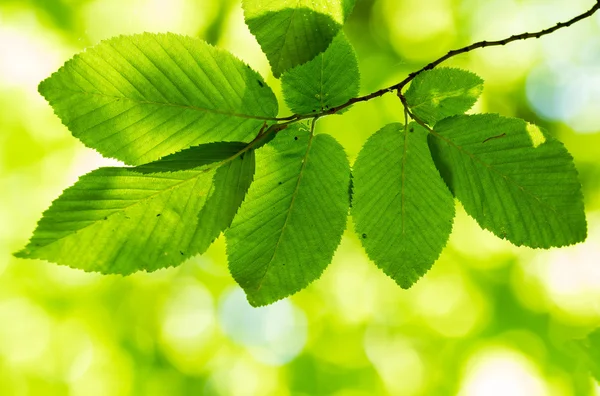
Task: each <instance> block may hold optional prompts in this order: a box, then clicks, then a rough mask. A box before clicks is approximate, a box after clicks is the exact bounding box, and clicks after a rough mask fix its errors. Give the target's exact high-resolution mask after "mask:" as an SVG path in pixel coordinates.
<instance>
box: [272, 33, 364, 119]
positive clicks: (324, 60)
mask: <svg viewBox="0 0 600 396" xmlns="http://www.w3.org/2000/svg"><path fill="white" fill-rule="evenodd" d="M359 84H360V73H359V71H358V61H357V59H356V54H355V53H354V49H353V48H352V45H351V44H350V43H349V42H348V40H347V39H346V36H344V34H343V33H342V32H340V33H339V34H338V35H337V36H336V38H335V39H334V40H333V42H332V43H331V45H330V46H329V48H327V50H326V51H325V52H323V53H321V54H319V55H317V57H316V58H314V59H313V60H311V61H310V62H308V63H305V64H303V65H300V66H296V67H295V68H293V69H291V70H289V71H287V72H286V73H284V74H283V76H282V77H281V86H282V89H283V95H284V97H285V101H286V103H287V104H288V106H289V107H290V109H291V110H292V111H293V112H294V113H296V114H307V113H314V112H315V111H318V110H325V109H329V108H331V107H335V106H339V105H341V104H343V103H345V102H346V101H348V99H350V98H353V97H355V96H356V95H357V94H358V89H359Z"/></svg>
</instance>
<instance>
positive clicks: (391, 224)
mask: <svg viewBox="0 0 600 396" xmlns="http://www.w3.org/2000/svg"><path fill="white" fill-rule="evenodd" d="M353 188H354V190H353V199H352V218H353V219H354V225H355V230H356V232H357V234H358V236H359V238H360V240H361V242H362V244H363V246H364V247H365V250H366V252H367V254H368V256H369V258H371V259H372V260H373V261H374V262H375V264H376V265H377V266H378V267H379V268H381V269H382V270H383V271H384V272H385V273H386V274H387V275H389V276H390V277H391V278H392V279H394V280H395V281H396V282H397V283H398V284H399V285H400V286H401V287H403V288H408V287H410V286H411V285H412V284H413V283H414V282H416V281H417V280H418V279H419V278H420V277H421V276H423V275H424V274H425V273H426V272H427V270H429V268H431V266H432V265H433V263H434V262H435V260H437V258H438V257H439V255H440V253H441V251H442V249H443V248H444V246H445V245H446V242H447V241H448V237H449V235H450V232H451V230H452V221H453V219H454V198H453V197H452V194H451V193H450V191H449V190H448V188H447V187H446V185H445V184H444V182H443V180H442V179H441V177H440V175H439V173H438V170H437V169H436V167H435V164H434V163H433V160H432V159H431V154H430V152H429V147H428V146H427V131H425V129H423V128H422V127H420V126H419V125H418V124H416V123H411V124H409V125H408V128H406V129H405V128H404V125H401V124H389V125H387V126H385V127H383V128H382V129H380V130H379V131H377V132H376V133H375V134H373V135H372V136H371V137H370V138H369V139H368V140H367V142H366V143H365V145H364V146H363V148H362V150H361V151H360V153H359V155H358V158H357V160H356V163H355V164H354V167H353Z"/></svg>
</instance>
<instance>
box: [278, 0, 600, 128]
mask: <svg viewBox="0 0 600 396" xmlns="http://www.w3.org/2000/svg"><path fill="white" fill-rule="evenodd" d="M599 9H600V0H596V4H594V6H593V7H592V8H590V9H589V10H588V11H586V12H584V13H583V14H580V15H577V16H576V17H574V18H572V19H569V20H568V21H566V22H559V23H557V24H556V25H554V26H552V27H549V28H546V29H544V30H540V31H538V32H534V33H521V34H515V35H512V36H510V37H508V38H505V39H503V40H496V41H486V40H484V41H479V42H476V43H473V44H471V45H468V46H466V47H462V48H458V49H455V50H451V51H449V52H448V53H447V54H446V55H444V56H442V57H440V58H438V59H436V60H434V61H433V62H431V63H429V64H427V65H425V66H423V67H422V68H421V69H419V70H417V71H415V72H412V73H410V74H409V75H408V76H407V77H406V78H405V79H404V80H402V81H400V82H399V83H397V84H394V85H392V86H389V87H387V88H383V89H380V90H378V91H375V92H372V93H370V94H368V95H364V96H359V97H356V98H352V99H350V100H348V101H347V102H346V103H344V104H341V105H339V106H336V107H332V108H329V109H327V110H325V111H320V112H314V113H309V114H294V115H291V116H289V117H282V118H277V120H278V121H289V122H294V121H299V120H303V119H307V118H313V117H322V116H326V115H330V114H335V113H337V112H339V111H340V110H343V109H345V108H346V107H349V106H352V105H353V104H355V103H358V102H367V101H369V100H371V99H374V98H377V97H380V96H383V95H385V94H386V93H388V92H393V91H398V93H400V91H401V90H402V89H403V88H404V87H405V86H406V84H408V83H409V82H411V81H412V80H413V79H414V78H415V77H417V76H418V75H419V74H421V73H423V72H424V71H427V70H431V69H433V68H434V67H436V66H438V65H439V64H440V63H442V62H445V61H447V60H448V59H450V58H452V57H454V56H456V55H460V54H466V53H467V52H471V51H473V50H476V49H478V48H486V47H495V46H501V45H506V44H508V43H511V42H513V41H518V40H527V39H531V38H536V39H537V38H540V37H542V36H546V35H548V34H551V33H554V32H555V31H557V30H559V29H562V28H566V27H569V26H571V25H573V24H575V23H577V22H579V21H581V20H583V19H586V18H589V17H591V16H592V15H594V14H595V13H596V11H598V10H599Z"/></svg>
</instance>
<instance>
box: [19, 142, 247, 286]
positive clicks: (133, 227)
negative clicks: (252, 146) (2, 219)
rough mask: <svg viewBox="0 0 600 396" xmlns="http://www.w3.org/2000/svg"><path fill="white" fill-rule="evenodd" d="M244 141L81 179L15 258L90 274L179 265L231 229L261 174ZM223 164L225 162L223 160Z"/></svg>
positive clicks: (192, 150) (102, 171) (103, 170)
mask: <svg viewBox="0 0 600 396" xmlns="http://www.w3.org/2000/svg"><path fill="white" fill-rule="evenodd" d="M244 147H245V145H244V144H243V143H235V142H232V143H213V144H207V145H203V146H199V147H193V148H190V149H188V150H184V151H182V152H181V153H176V154H173V155H171V156H169V157H166V158H165V159H164V160H159V161H157V162H155V163H151V164H148V165H142V166H139V167H136V168H100V169H97V170H95V171H93V172H91V173H88V174H87V175H84V176H82V177H81V178H80V179H79V181H77V182H76V183H75V185H73V186H72V187H70V188H68V189H66V190H65V191H64V192H63V194H62V195H61V196H60V197H59V198H58V199H56V200H55V201H54V202H53V203H52V205H51V206H50V208H49V209H48V210H47V211H46V212H45V213H44V215H43V217H42V219H41V220H40V221H39V223H38V227H37V229H36V230H35V232H34V234H33V237H32V238H31V241H30V242H29V244H28V245H27V246H26V247H25V248H24V249H23V250H21V251H20V252H18V253H17V254H16V256H17V257H22V258H38V259H44V260H48V261H51V262H54V263H57V264H64V265H68V266H71V267H74V268H81V269H84V270H86V271H98V272H102V273H119V274H129V273H131V272H135V271H138V270H146V271H153V270H156V269H159V268H164V267H169V266H175V265H178V264H180V263H181V262H183V261H184V260H185V259H186V258H188V257H190V256H192V255H194V254H197V253H202V252H203V251H204V250H206V248H208V246H209V245H210V243H211V242H212V241H213V240H214V239H215V238H216V237H217V236H218V235H219V234H220V232H221V231H222V230H223V229H225V228H226V227H227V226H229V224H230V222H231V220H232V219H233V216H234V215H235V212H236V210H237V208H238V207H239V205H240V203H241V202H242V200H243V197H244V194H245V192H246V190H247V189H248V186H249V184H250V182H251V180H252V176H253V173H254V152H253V151H249V152H246V153H244V154H243V155H240V156H237V157H235V158H234V159H230V160H228V161H224V160H227V159H229V158H231V157H232V156H233V155H235V154H236V153H238V152H239V151H240V150H241V149H243V148H244ZM222 161H224V162H222Z"/></svg>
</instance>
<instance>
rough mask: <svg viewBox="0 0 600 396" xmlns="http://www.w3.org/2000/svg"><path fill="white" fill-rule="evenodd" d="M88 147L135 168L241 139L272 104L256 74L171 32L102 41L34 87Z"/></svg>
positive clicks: (270, 114)
mask: <svg viewBox="0 0 600 396" xmlns="http://www.w3.org/2000/svg"><path fill="white" fill-rule="evenodd" d="M39 90H40V93H41V94H42V95H43V96H44V97H45V98H46V99H47V100H48V102H50V104H51V105H52V107H53V108H54V111H55V112H56V114H57V115H58V116H59V117H60V118H61V120H62V121H63V123H64V124H65V125H66V126H67V127H68V128H69V129H70V130H71V132H72V133H73V135H74V136H75V137H77V138H79V139H80V140H81V141H82V142H83V143H85V144H86V145H87V146H89V147H92V148H95V149H97V150H98V151H99V152H100V153H102V154H103V155H105V156H107V157H113V158H117V159H119V160H121V161H124V162H125V163H127V164H131V165H138V164H142V163H147V162H150V161H153V160H156V159H158V158H160V157H163V156H165V155H168V154H171V153H174V152H177V151H179V150H181V149H184V148H187V147H191V146H195V145H199V144H203V143H209V142H213V141H236V140H237V141H243V140H247V139H249V138H251V137H252V136H254V135H256V132H257V131H258V129H259V128H260V126H261V125H262V124H263V122H264V118H268V117H274V116H276V115H277V100H276V99H275V96H274V95H273V92H272V91H271V89H270V88H269V87H267V86H266V84H265V82H264V80H263V79H262V77H261V76H260V75H259V74H258V73H256V72H255V71H253V70H251V69H250V68H249V66H247V65H245V64H244V63H243V62H241V61H240V60H238V59H237V58H235V57H234V56H233V55H231V54H230V53H228V52H227V51H224V50H221V49H217V48H214V47H212V46H210V45H209V44H207V43H205V42H203V41H202V40H199V39H194V38H190V37H184V36H179V35H175V34H171V33H168V34H150V33H144V34H138V35H133V36H120V37H116V38H112V39H110V40H107V41H103V42H101V43H100V44H98V45H96V46H94V47H91V48H88V49H87V50H86V51H85V52H82V53H80V54H78V55H75V57H74V58H73V59H71V60H70V61H68V62H67V63H65V65H64V66H63V67H62V68H61V69H60V70H59V71H58V72H56V73H54V74H53V75H52V76H51V77H50V78H48V79H46V80H45V81H43V82H42V83H41V84H40V86H39Z"/></svg>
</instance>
